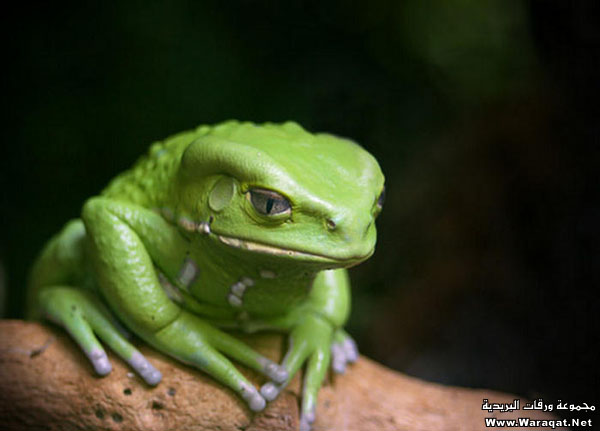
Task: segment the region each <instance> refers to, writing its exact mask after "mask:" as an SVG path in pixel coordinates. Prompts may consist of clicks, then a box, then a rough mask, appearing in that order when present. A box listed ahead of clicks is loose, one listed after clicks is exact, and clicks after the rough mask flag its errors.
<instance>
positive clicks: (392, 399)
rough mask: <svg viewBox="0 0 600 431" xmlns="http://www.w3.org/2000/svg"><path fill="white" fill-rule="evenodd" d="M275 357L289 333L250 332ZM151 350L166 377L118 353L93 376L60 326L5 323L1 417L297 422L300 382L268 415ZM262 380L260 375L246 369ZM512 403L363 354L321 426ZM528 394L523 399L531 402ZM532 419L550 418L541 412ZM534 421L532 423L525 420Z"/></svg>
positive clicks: (16, 424)
mask: <svg viewBox="0 0 600 431" xmlns="http://www.w3.org/2000/svg"><path fill="white" fill-rule="evenodd" d="M244 339H245V340H246V341H247V342H248V343H250V344H251V345H252V346H253V347H254V348H256V349H257V350H259V351H261V352H262V353H264V354H266V355H267V356H270V357H271V358H272V359H278V358H279V356H280V354H281V351H282V338H281V337H279V336H276V335H259V336H252V337H244ZM140 350H141V351H142V353H143V354H144V355H147V356H148V358H149V359H150V360H151V361H152V362H153V364H154V365H155V366H156V367H157V368H158V369H160V370H161V371H162V373H163V381H162V382H161V383H160V384H159V385H158V386H157V387H155V388H151V387H148V386H146V385H145V384H144V383H143V382H142V381H141V380H140V379H139V378H138V377H137V376H135V375H134V374H133V373H132V372H131V370H130V369H129V368H128V367H127V365H126V364H124V363H123V362H122V361H121V360H119V359H117V358H116V357H115V356H114V355H112V356H111V362H112V364H113V371H112V373H111V374H110V375H109V376H107V377H104V378H99V377H96V376H94V374H93V370H92V367H91V365H90V364H89V363H88V362H87V359H86V358H85V357H84V356H83V354H82V353H81V352H80V351H79V350H78V348H77V347H76V346H75V344H74V343H73V342H72V341H71V340H70V339H69V338H68V337H67V336H66V335H65V334H64V333H63V331H61V330H60V329H57V328H50V327H47V326H44V325H41V324H38V323H31V322H23V321H1V322H0V423H2V428H3V429H49V430H59V429H60V430H70V429H77V430H79V429H107V430H157V431H158V430H211V431H215V430H224V431H225V430H226V431H229V430H246V431H250V430H266V431H269V430H277V431H281V430H297V429H298V405H299V401H298V400H299V396H298V394H299V387H300V383H299V382H300V380H299V378H296V379H295V380H294V381H293V382H292V384H291V385H290V387H289V389H288V390H286V391H284V392H283V393H282V394H281V396H280V397H279V398H278V399H277V400H276V401H274V402H273V403H271V404H270V405H269V406H268V407H267V409H266V410H265V411H264V412H262V413H261V414H257V415H254V414H252V413H251V412H250V411H249V410H248V409H247V408H246V407H245V405H244V404H243V403H242V402H241V401H240V400H239V399H238V398H237V397H236V396H235V395H234V394H233V393H232V392H231V391H229V390H227V389H224V388H223V387H222V386H221V385H219V384H217V383H215V382H214V381H213V380H211V379H210V378H209V377H207V376H205V375H204V374H203V373H201V372H199V371H196V370H194V369H192V368H190V367H186V366H183V365H181V364H179V363H177V362H176V361H173V360H171V359H169V358H167V357H165V356H163V355H161V354H159V353H157V352H155V351H153V350H152V349H150V348H147V347H145V346H140ZM243 371H244V373H245V374H246V375H247V376H249V377H250V378H251V379H252V380H253V381H254V382H255V383H256V384H257V385H258V384H260V383H262V381H261V379H260V377H259V376H257V375H256V374H254V373H252V372H250V371H247V370H243ZM484 398H487V399H488V400H490V403H492V402H497V403H501V402H512V401H513V399H514V398H515V397H514V396H512V395H508V394H502V393H498V392H492V391H486V390H472V389H463V388H455V387H445V386H441V385H437V384H434V383H428V382H424V381H421V380H418V379H415V378H411V377H408V376H405V375H403V374H400V373H397V372H394V371H391V370H389V369H387V368H385V367H383V366H381V365H378V364H376V363H374V362H373V361H370V360H369V359H366V358H364V357H363V358H361V359H360V360H359V361H358V363H356V364H354V365H353V366H351V368H350V369H349V370H348V372H347V373H346V374H345V375H343V376H335V377H332V378H330V379H329V381H328V384H327V385H326V386H325V387H323V389H322V390H321V392H320V394H319V405H318V410H317V412H318V414H317V422H316V423H315V425H314V429H315V430H316V431H317V430H335V431H343V430H361V431H370V430H374V431H386V430H478V429H485V425H484V418H485V417H490V416H496V417H498V418H501V419H509V418H515V417H518V416H519V415H520V416H524V415H523V413H524V412H519V411H515V412H513V413H508V412H505V413H501V412H495V413H494V414H492V413H489V412H487V411H482V410H481V405H482V400H483V399H484ZM524 402H525V401H524V400H522V405H523V404H524ZM526 416H528V417H537V418H539V419H552V417H551V416H548V415H547V414H543V413H541V412H539V411H535V410H534V411H528V412H527V415H526ZM528 429H531V428H528Z"/></svg>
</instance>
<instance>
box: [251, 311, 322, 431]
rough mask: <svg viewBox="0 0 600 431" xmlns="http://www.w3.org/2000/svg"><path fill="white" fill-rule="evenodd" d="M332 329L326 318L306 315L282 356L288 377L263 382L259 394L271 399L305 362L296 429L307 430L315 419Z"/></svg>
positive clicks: (291, 336)
mask: <svg viewBox="0 0 600 431" xmlns="http://www.w3.org/2000/svg"><path fill="white" fill-rule="evenodd" d="M332 338H333V328H332V327H331V324H330V323H329V322H327V321H326V320H324V319H322V318H321V317H318V316H316V315H309V316H306V317H305V319H303V321H302V322H301V323H300V324H299V325H297V326H296V327H295V328H294V329H293V330H292V332H291V334H290V342H289V343H290V348H289V350H288V352H287V353H286V355H285V357H284V359H283V363H282V365H283V367H284V368H285V370H286V371H287V373H288V375H289V378H288V379H287V380H286V381H284V382H282V383H280V382H273V381H272V382H268V383H266V384H264V385H263V386H262V387H261V389H260V393H261V394H262V395H263V397H265V399H267V400H269V401H272V400H274V399H275V398H277V396H278V395H279V394H280V393H281V391H282V390H283V389H284V388H285V386H286V385H287V384H288V383H289V381H290V380H291V378H292V377H293V376H294V374H296V372H297V371H298V370H299V369H300V367H301V366H302V365H303V364H304V363H305V362H307V366H306V371H305V373H304V382H303V388H302V406H301V413H300V429H301V430H302V431H308V430H310V429H311V424H312V423H313V422H314V420H315V409H316V405H317V395H318V393H319V389H320V388H321V384H322V383H323V379H324V378H325V374H326V372H327V368H328V367H329V363H330V361H331V342H332Z"/></svg>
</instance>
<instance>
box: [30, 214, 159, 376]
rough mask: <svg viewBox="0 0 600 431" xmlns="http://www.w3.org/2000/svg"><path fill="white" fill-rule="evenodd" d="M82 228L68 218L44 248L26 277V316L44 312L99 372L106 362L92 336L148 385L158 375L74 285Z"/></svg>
mask: <svg viewBox="0 0 600 431" xmlns="http://www.w3.org/2000/svg"><path fill="white" fill-rule="evenodd" d="M84 243H85V228H84V227H83V224H82V223H81V221H80V220H74V221H72V222H70V223H68V224H67V225H66V226H65V228H64V229H63V230H62V231H61V232H60V233H59V234H58V235H57V236H56V237H54V238H53V239H52V240H51V241H50V242H49V243H48V246H47V247H46V248H45V249H44V251H43V253H42V255H41V256H40V258H39V259H38V261H37V262H36V265H35V266H34V269H33V271H32V274H31V280H30V295H31V296H30V298H29V306H30V309H29V310H28V312H29V317H31V318H46V319H49V320H51V321H53V322H54V323H56V324H58V325H60V326H62V327H63V328H64V329H65V330H66V331H67V332H69V334H70V335H71V336H72V337H73V339H74V340H75V341H76V342H77V344H79V346H80V347H81V349H82V350H83V351H84V353H85V354H86V356H87V357H88V358H89V360H90V361H91V363H92V365H93V367H94V369H95V370H96V372H97V373H98V374H99V375H106V374H108V373H110V371H111V369H112V366H111V364H110V362H109V360H108V356H107V355H106V351H105V350H104V348H103V347H102V345H101V344H100V342H99V341H98V338H97V337H96V336H98V337H99V338H100V339H101V340H102V341H104V342H105V343H106V344H107V345H108V346H109V347H110V348H111V349H112V350H113V351H114V352H115V353H116V354H117V355H118V356H120V357H121V358H122V359H123V360H125V361H126V362H127V363H129V364H130V365H131V366H132V367H133V368H134V369H135V370H136V371H137V372H138V374H140V375H141V376H142V378H143V379H144V380H145V381H146V382H147V383H148V384H150V385H156V384H157V383H158V382H159V381H160V380H161V378H162V376H161V373H160V371H158V370H157V369H156V368H154V366H152V364H150V362H148V360H146V358H144V356H143V355H142V354H141V353H140V352H139V351H138V350H137V349H136V348H135V347H134V346H133V345H132V344H131V343H130V342H129V341H127V339H126V338H125V335H123V329H122V328H121V327H120V325H119V324H118V323H117V322H116V319H115V318H114V317H113V316H112V315H111V313H110V312H109V311H108V310H107V309H106V307H105V306H104V304H103V303H102V301H101V300H100V298H99V297H98V295H97V294H96V293H94V292H93V291H91V290H89V289H88V290H86V289H83V288H81V287H79V285H80V283H83V280H84V278H85V277H84V276H83V275H84V274H85V245H84Z"/></svg>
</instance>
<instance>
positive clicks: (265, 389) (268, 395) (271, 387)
mask: <svg viewBox="0 0 600 431" xmlns="http://www.w3.org/2000/svg"><path fill="white" fill-rule="evenodd" d="M279 392H281V387H279V386H277V385H276V384H275V383H273V382H268V383H265V384H264V385H262V387H261V388H260V393H261V394H262V396H263V397H265V399H266V400H267V401H273V400H274V399H275V398H277V396H278V395H279Z"/></svg>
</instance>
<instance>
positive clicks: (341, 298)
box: [29, 121, 384, 429]
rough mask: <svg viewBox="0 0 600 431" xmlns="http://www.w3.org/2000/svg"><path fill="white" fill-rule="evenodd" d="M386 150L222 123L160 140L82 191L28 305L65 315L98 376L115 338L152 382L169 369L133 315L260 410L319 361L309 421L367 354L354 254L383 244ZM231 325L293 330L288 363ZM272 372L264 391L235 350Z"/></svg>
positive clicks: (307, 388) (162, 343)
mask: <svg viewBox="0 0 600 431" xmlns="http://www.w3.org/2000/svg"><path fill="white" fill-rule="evenodd" d="M383 182H384V179H383V175H382V173H381V170H380V168H379V165H378V164H377V161H376V160H375V159H374V158H373V157H372V156H371V155H370V154H369V153H368V152H367V151H365V150H364V149H362V148H361V147H360V146H359V145H357V144H356V143H354V142H352V141H350V140H347V139H342V138H339V137H335V136H333V135H330V134H322V133H319V134H311V133H308V132H307V131H305V130H304V129H303V128H302V127H300V126H299V125H297V124H295V123H292V122H287V123H284V124H270V123H268V124H263V125H256V124H252V123H240V122H236V121H229V122H225V123H222V124H219V125H216V126H201V127H198V128H197V129H196V130H193V131H188V132H184V133H181V134H178V135H175V136H172V137H170V138H168V139H166V140H164V141H162V142H157V143H155V144H154V145H152V147H151V148H150V150H149V153H148V154H147V155H146V156H144V157H142V158H141V159H140V160H139V161H138V162H137V164H136V165H135V166H134V167H133V168H132V169H130V170H128V171H126V172H124V173H122V174H121V175H119V176H117V177H116V178H115V179H114V180H113V181H112V182H111V183H110V184H109V185H108V187H106V189H104V190H103V191H102V193H100V195H98V196H95V197H92V198H91V199H89V200H88V201H87V202H85V204H84V205H83V209H82V212H81V217H80V218H78V219H74V220H72V221H70V222H69V223H67V224H66V225H65V227H64V228H63V230H62V231H61V232H60V233H59V234H58V235H56V236H55V237H54V238H53V239H52V240H51V241H50V242H49V243H48V244H47V246H46V247H45V249H44V250H43V252H42V254H41V256H40V257H39V259H38V260H37V262H36V263H35V265H34V267H33V270H32V274H31V287H30V292H29V293H30V297H29V302H30V311H31V316H32V317H34V318H47V319H49V320H51V321H53V322H55V323H57V324H58V325H60V326H62V327H64V328H65V329H66V330H67V331H68V332H69V334H70V335H71V336H72V337H73V339H74V340H75V341H76V342H77V344H79V346H80V347H81V349H82V350H83V352H84V353H85V354H86V355H87V357H88V358H89V360H90V361H91V363H92V365H93V367H94V369H95V370H96V372H97V373H98V374H100V375H105V374H108V373H109V372H110V371H111V364H110V362H109V361H108V358H107V355H106V351H105V350H104V347H103V346H102V344H101V343H100V341H102V342H103V343H104V344H105V345H107V346H108V347H110V348H111V349H112V350H113V351H114V352H115V353H116V354H117V355H118V356H120V357H121V358H122V359H123V360H125V361H126V362H127V363H128V364H129V365H130V366H131V367H132V368H133V369H134V370H135V371H136V372H137V373H138V374H139V375H140V376H141V377H142V378H143V379H144V380H145V381H146V382H147V383H148V384H150V385H156V384H158V383H159V381H160V380H161V373H160V371H159V370H157V369H156V368H155V367H154V366H153V365H152V364H151V363H150V362H149V361H148V360H147V359H146V358H145V357H144V356H143V355H142V354H141V353H140V352H139V351H138V350H137V349H136V348H135V347H134V346H133V345H132V344H131V343H130V342H129V341H128V339H127V337H126V336H125V335H124V332H126V331H125V330H124V329H123V326H124V327H125V328H127V329H128V330H130V331H132V332H134V333H135V334H137V335H138V336H139V337H140V338H142V339H143V340H145V341H146V342H147V343H149V344H150V345H152V346H154V347H155V348H156V349H158V350H160V351H162V352H164V353H166V354H167V355H170V356H172V357H174V358H176V359H178V360H180V361H182V362H184V363H186V364H190V365H192V366H194V367H197V368H199V369H201V370H202V371H204V372H206V373H208V374H209V375H211V376H212V377H213V378H215V379H216V380H218V381H219V382H221V383H222V384H224V385H226V386H228V387H229V388H231V389H232V390H233V391H235V392H236V393H238V394H239V395H240V396H241V397H242V398H243V399H244V400H245V401H246V402H247V403H248V406H249V408H250V409H251V410H253V411H260V410H262V409H263V408H264V407H265V404H266V401H268V400H273V399H275V397H277V395H278V394H279V392H280V391H281V390H282V389H283V388H284V387H285V385H286V384H287V383H288V382H289V381H290V379H291V378H292V377H293V376H294V374H295V373H296V372H297V371H298V369H299V368H300V367H302V366H303V365H304V364H306V371H305V377H304V381H303V394H302V406H301V428H302V429H310V424H311V423H312V422H313V421H314V417H315V406H316V398H317V393H318V391H319V388H320V386H321V383H322V381H323V379H324V376H325V374H326V371H327V369H328V367H329V365H330V364H332V367H333V369H334V371H337V372H343V371H344V368H345V366H346V364H347V363H348V362H353V361H355V360H356V358H357V355H358V353H357V350H356V347H355V344H354V342H353V341H352V339H351V338H350V337H349V336H348V335H347V334H346V333H345V332H344V330H343V325H344V323H345V322H346V319H347V317H348V313H349V308H350V292H349V280H348V275H347V272H346V268H348V267H351V266H353V265H356V264H358V263H360V262H362V261H364V260H365V259H367V258H368V257H369V256H371V255H372V254H373V250H374V247H375V239H376V231H375V218H376V217H377V215H378V214H379V212H380V211H381V207H382V204H383V193H384V192H383ZM228 328H237V329H241V330H246V331H256V330H277V331H284V332H286V333H288V334H289V348H288V350H287V353H286V355H285V357H284V359H283V361H282V363H281V364H277V363H275V362H272V361H271V360H269V359H267V358H265V357H264V356H262V355H260V354H258V353H257V352H255V351H254V350H253V349H251V348H250V347H248V346H247V345H246V344H244V343H242V342H241V341H239V340H238V339H236V338H234V337H233V336H232V335H230V334H228V333H227V332H225V330H226V329H228ZM230 359H233V360H235V361H237V362H239V363H241V364H244V365H246V366H248V367H250V368H252V369H254V370H257V371H259V372H261V373H263V374H264V375H265V376H266V377H267V379H268V381H267V383H265V384H264V385H263V386H262V387H261V388H260V390H257V389H256V388H255V387H254V386H253V385H252V384H251V383H249V382H248V380H247V379H246V378H245V377H244V376H243V375H242V374H241V373H240V372H239V371H238V370H237V369H236V367H235V366H234V365H233V364H232V363H231V362H230Z"/></svg>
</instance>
